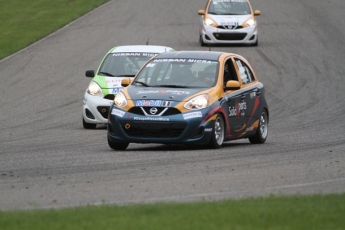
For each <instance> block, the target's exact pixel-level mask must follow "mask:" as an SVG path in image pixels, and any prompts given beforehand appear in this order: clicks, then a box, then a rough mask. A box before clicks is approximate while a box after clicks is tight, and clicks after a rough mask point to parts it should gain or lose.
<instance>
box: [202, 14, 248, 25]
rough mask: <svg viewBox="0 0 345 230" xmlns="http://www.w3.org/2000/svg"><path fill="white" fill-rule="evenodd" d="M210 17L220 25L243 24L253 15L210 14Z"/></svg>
mask: <svg viewBox="0 0 345 230" xmlns="http://www.w3.org/2000/svg"><path fill="white" fill-rule="evenodd" d="M208 17H210V18H212V19H213V20H214V21H215V22H216V23H217V24H218V25H232V24H233V23H237V25H242V24H243V23H244V22H245V21H246V20H248V18H250V17H251V15H250V14H249V15H212V14H208Z"/></svg>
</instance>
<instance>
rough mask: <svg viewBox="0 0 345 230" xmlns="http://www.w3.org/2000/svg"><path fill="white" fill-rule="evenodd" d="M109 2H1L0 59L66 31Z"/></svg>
mask: <svg viewBox="0 0 345 230" xmlns="http://www.w3.org/2000/svg"><path fill="white" fill-rule="evenodd" d="M107 1H109V0H26V1H23V0H1V1H0V31H1V39H0V59H2V58H4V57H6V56H8V55H10V54H13V53H15V52H17V51H19V50H21V49H23V48H25V47H26V46H28V45H30V44H32V43H34V42H36V41H38V40H39V39H41V38H43V37H45V36H47V35H49V34H50V33H52V32H54V31H56V30H58V29H59V28H62V27H63V26H65V25H67V24H68V23H69V22H71V21H73V20H75V19H77V18H78V17H80V16H82V15H84V14H86V13H87V12H89V11H91V10H92V9H94V8H96V7H97V6H100V5H101V4H103V3H105V2H107Z"/></svg>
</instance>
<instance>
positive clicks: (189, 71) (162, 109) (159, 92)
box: [108, 51, 269, 150]
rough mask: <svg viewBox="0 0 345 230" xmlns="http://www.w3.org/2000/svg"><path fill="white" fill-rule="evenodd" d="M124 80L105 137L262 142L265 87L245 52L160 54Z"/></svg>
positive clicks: (123, 144) (116, 140)
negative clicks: (247, 140)
mask: <svg viewBox="0 0 345 230" xmlns="http://www.w3.org/2000/svg"><path fill="white" fill-rule="evenodd" d="M122 86H124V87H126V88H123V89H121V90H120V91H119V93H118V94H117V95H116V97H115V99H114V104H113V105H112V106H111V108H110V113H109V121H108V143H109V146H110V147H111V148H112V149H115V150H124V149H126V148H127V147H128V145H129V143H164V144H203V145H206V146H208V147H211V148H220V147H221V146H222V144H223V142H224V141H229V140H235V139H240V138H248V139H249V141H250V142H251V143H253V144H259V143H264V142H265V141H266V138H267V135H268V120H269V111H268V106H267V103H266V99H265V90H264V86H263V84H262V83H260V82H259V81H258V79H257V77H256V75H255V73H254V71H253V69H252V67H251V66H250V64H249V63H248V62H247V60H246V59H245V58H243V57H242V56H240V55H237V54H233V53H225V52H214V51H181V52H167V53H163V54H159V55H157V56H155V57H154V58H152V59H151V60H150V61H148V62H147V63H146V64H145V65H144V67H143V68H142V69H141V70H140V71H139V72H138V74H137V75H136V77H135V78H134V80H133V81H131V79H130V78H125V79H123V80H122Z"/></svg>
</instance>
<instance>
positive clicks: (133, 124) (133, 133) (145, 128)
mask: <svg viewBox="0 0 345 230" xmlns="http://www.w3.org/2000/svg"><path fill="white" fill-rule="evenodd" d="M121 127H122V129H123V130H124V132H125V133H126V135H128V136H130V137H142V138H177V137H179V136H180V135H181V133H182V132H183V130H184V129H185V127H186V123H185V122H146V121H140V122H137V121H122V122H121Z"/></svg>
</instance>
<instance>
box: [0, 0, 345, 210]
mask: <svg viewBox="0 0 345 230" xmlns="http://www.w3.org/2000/svg"><path fill="white" fill-rule="evenodd" d="M205 2H206V1H205V0H188V1H182V0H174V1H168V0H141V1H136V0H127V1H118V0H113V1H110V2H109V3H107V4H105V5H103V6H101V7H99V8H97V9H96V10H94V11H93V12H91V13H89V14H87V15H86V16H84V17H82V18H80V19H78V20H76V21H74V22H73V23H71V24H69V25H68V26H66V27H65V28H63V29H61V30H59V31H57V32H56V33H54V34H52V35H50V36H48V37H47V38H45V39H43V40H41V41H39V42H37V43H35V44H34V45H32V46H30V47H28V48H26V49H24V50H22V51H21V52H18V53H16V54H14V55H12V56H10V57H8V58H5V59H3V60H1V61H0V80H1V83H0V95H1V97H0V110H1V113H0V209H2V210H12V209H28V208H60V207H69V206H79V205H87V204H102V203H109V204H128V203H137V202H159V201H164V202H165V201H173V202H185V201H197V200H206V201H209V200H219V199H224V198H236V199H237V198H243V197H248V196H267V195H269V194H315V193H322V194H327V193H344V192H345V134H344V133H345V67H344V64H345V61H344V60H345V42H344V38H345V29H344V28H345V21H344V12H345V2H344V1H343V0H329V1H315V0H304V1H300V0H289V1H285V0H252V5H253V7H254V8H255V9H259V10H261V13H262V15H261V16H259V17H257V19H258V22H259V39H260V40H259V46H258V47H247V46H216V47H212V48H211V49H212V50H218V51H229V52H234V53H239V54H241V55H243V56H244V57H246V58H247V59H248V60H249V62H250V63H251V64H252V66H253V67H254V70H255V72H256V74H257V75H258V77H259V79H260V80H261V81H262V82H263V83H264V85H265V87H266V92H267V95H266V97H267V100H268V103H269V106H270V116H271V119H270V125H269V128H270V130H269V137H268V140H267V142H266V143H265V144H264V145H251V144H249V141H247V140H242V141H233V142H228V143H226V144H224V146H223V148H222V149H220V150H215V151H213V150H207V149H200V148H195V147H194V148H193V147H183V146H174V147H169V146H165V145H157V144H146V145H140V144H130V145H129V148H128V149H127V151H121V152H116V151H112V150H110V148H109V147H108V145H107V139H106V129H105V128H102V127H101V128H99V129H97V130H84V129H83V128H82V120H81V118H82V113H81V108H82V99H83V94H84V90H85V88H86V87H87V85H88V83H89V81H90V79H88V78H86V77H84V73H85V70H87V69H95V68H96V67H97V66H98V64H99V62H100V61H101V59H102V57H103V56H104V54H105V53H106V52H107V51H108V50H109V49H110V48H111V47H113V46H117V45H128V44H145V43H146V41H147V40H148V38H149V43H150V44H156V45H167V46H171V47H173V48H175V49H176V50H208V48H206V47H200V46H199V43H198V17H199V16H198V15H197V11H198V10H199V9H202V8H203V7H204V5H205Z"/></svg>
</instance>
